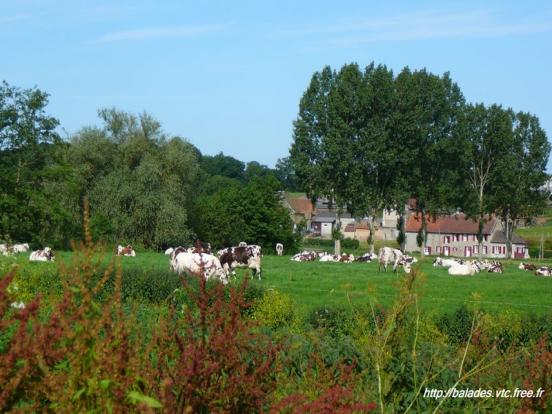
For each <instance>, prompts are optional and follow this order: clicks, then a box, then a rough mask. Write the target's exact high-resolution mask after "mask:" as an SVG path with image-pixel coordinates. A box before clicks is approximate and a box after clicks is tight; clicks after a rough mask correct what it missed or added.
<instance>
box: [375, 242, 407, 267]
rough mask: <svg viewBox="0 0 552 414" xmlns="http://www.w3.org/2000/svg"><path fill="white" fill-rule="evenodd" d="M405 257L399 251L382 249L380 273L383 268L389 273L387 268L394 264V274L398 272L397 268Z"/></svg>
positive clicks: (379, 264) (388, 248)
mask: <svg viewBox="0 0 552 414" xmlns="http://www.w3.org/2000/svg"><path fill="white" fill-rule="evenodd" d="M403 256H404V255H403V253H402V252H401V251H400V250H398V249H393V248H391V247H382V248H381V249H380V251H379V254H378V272H379V271H380V270H381V266H383V269H384V271H385V272H387V266H388V265H389V264H390V263H393V272H394V273H395V272H397V267H398V266H399V264H400V263H401V260H402V259H403Z"/></svg>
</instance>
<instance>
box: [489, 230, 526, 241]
mask: <svg viewBox="0 0 552 414" xmlns="http://www.w3.org/2000/svg"><path fill="white" fill-rule="evenodd" d="M507 241H508V240H507V239H506V233H504V232H503V231H502V230H497V231H495V233H494V234H493V238H492V239H491V243H506V242H507ZM512 243H513V244H527V242H526V241H525V240H523V239H522V238H521V237H519V236H518V235H517V234H515V233H513V234H512Z"/></svg>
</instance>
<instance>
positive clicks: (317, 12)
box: [0, 0, 552, 171]
mask: <svg viewBox="0 0 552 414" xmlns="http://www.w3.org/2000/svg"><path fill="white" fill-rule="evenodd" d="M382 3H383V2H369V1H366V0H364V1H342V2H335V1H325V0H318V1H301V2H299V1H296V0H295V1H288V0H279V1H270V2H269V1H264V2H261V1H237V0H236V1H203V2H188V1H140V0H135V1H117V2H114V1H112V2H108V1H78V0H72V1H63V0H58V1H36V0H35V1H29V0H18V1H5V0H0V43H1V44H2V53H1V64H0V79H4V80H6V81H8V83H10V84H11V85H16V86H20V87H31V86H38V87H39V88H41V89H43V90H45V91H47V92H49V93H50V94H51V98H50V105H49V111H50V113H52V114H53V115H54V116H56V117H57V118H58V119H60V121H61V123H62V126H63V128H64V129H65V131H66V132H67V133H68V134H70V133H73V132H75V131H77V130H78V129H79V128H80V127H82V126H85V125H94V124H98V118H97V109H98V108H101V107H112V106H115V107H117V108H120V109H124V110H126V111H131V112H142V111H144V110H145V111H147V112H149V113H150V114H152V115H153V116H155V117H156V118H157V119H158V120H159V121H160V122H161V123H162V125H163V128H164V130H165V131H166V132H167V133H169V134H172V135H180V136H183V137H186V138H187V139H188V140H190V141H191V142H192V143H193V144H194V145H196V146H197V147H198V148H199V149H200V150H201V151H202V152H203V153H206V154H214V153H217V152H219V151H223V152H224V153H226V154H229V155H232V156H235V157H237V158H239V159H242V160H245V161H251V160H257V161H259V162H261V163H264V164H267V165H270V166H273V165H274V163H275V161H276V160H277V159H278V158H280V157H283V156H286V155H287V153H288V148H289V145H290V143H291V131H292V122H293V120H294V119H295V117H296V115H297V109H298V103H299V99H300V97H301V95H302V93H303V91H304V90H305V88H306V87H307V85H308V82H309V80H310V77H311V75H312V74H313V72H315V71H317V70H320V69H321V68H322V67H323V66H325V65H331V66H332V67H335V68H339V67H340V66H341V65H343V64H344V63H349V62H357V63H358V64H360V65H361V66H365V65H367V64H368V63H370V62H371V61H375V62H376V63H383V64H386V65H387V66H388V67H390V68H392V69H393V70H394V71H396V72H398V71H399V70H400V69H401V68H402V67H404V66H409V67H411V68H413V69H418V68H423V67H426V68H427V69H428V70H430V71H432V72H434V73H443V72H445V71H450V73H451V76H452V78H453V79H454V80H455V81H456V82H458V84H459V85H460V87H461V88H462V91H463V92H464V95H465V97H466V99H467V100H468V101H470V102H484V103H487V104H491V103H498V104H501V105H503V106H506V107H512V108H513V109H514V110H524V111H528V112H532V113H534V114H536V115H537V116H538V117H539V118H540V120H541V123H542V125H543V127H544V128H545V130H546V132H547V134H548V137H549V139H552V105H551V103H550V98H551V96H552V82H551V79H550V76H551V73H552V3H551V2H549V1H524V2H521V1H515V2H514V1H491V2H475V1H474V2H450V3H448V4H446V2H442V1H418V2H415V3H416V5H414V4H413V3H414V2H410V1H395V2H392V4H391V5H389V4H386V5H383V4H382ZM549 171H552V161H551V162H550V163H549Z"/></svg>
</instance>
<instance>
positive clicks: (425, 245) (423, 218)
mask: <svg viewBox="0 0 552 414" xmlns="http://www.w3.org/2000/svg"><path fill="white" fill-rule="evenodd" d="M426 231H427V223H426V216H425V210H422V237H423V241H422V257H425V255H426V247H427V234H426Z"/></svg>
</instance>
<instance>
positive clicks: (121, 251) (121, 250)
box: [116, 244, 136, 257]
mask: <svg viewBox="0 0 552 414" xmlns="http://www.w3.org/2000/svg"><path fill="white" fill-rule="evenodd" d="M116 254H117V256H129V257H134V256H136V252H135V251H134V249H133V248H132V246H131V245H130V244H129V245H128V246H126V247H123V246H121V245H118V246H117V251H116Z"/></svg>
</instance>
